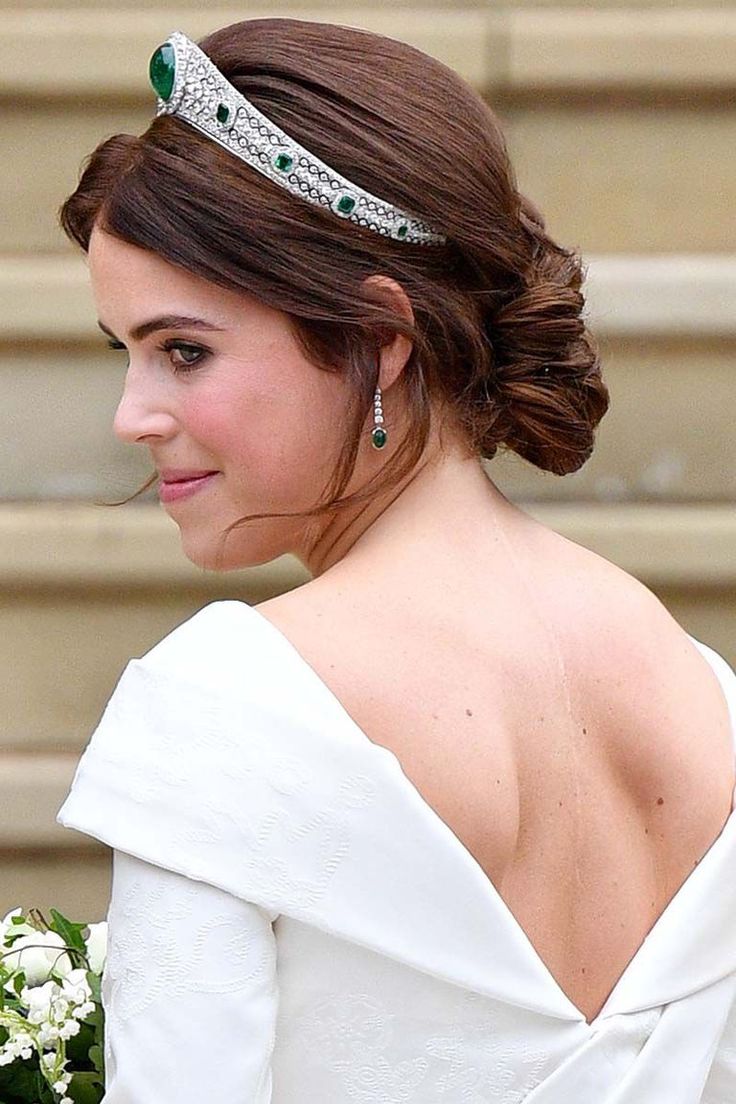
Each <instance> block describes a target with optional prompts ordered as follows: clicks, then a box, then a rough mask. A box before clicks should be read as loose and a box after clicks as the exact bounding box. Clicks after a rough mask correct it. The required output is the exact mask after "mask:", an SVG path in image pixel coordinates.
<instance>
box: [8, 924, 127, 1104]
mask: <svg viewBox="0 0 736 1104" xmlns="http://www.w3.org/2000/svg"><path fill="white" fill-rule="evenodd" d="M51 916H52V920H51V922H50V923H49V922H47V921H46V920H45V919H44V917H43V916H42V914H41V913H40V912H39V910H38V909H31V910H30V911H29V913H28V915H27V916H24V915H23V912H22V909H21V908H15V909H13V910H12V911H11V912H9V913H8V914H7V915H6V916H5V918H4V919H3V920H2V921H0V1101H2V1104H99V1101H100V1100H101V1099H102V1096H103V1093H104V1084H105V1078H104V1066H103V1055H104V1041H103V1031H104V1017H103V1010H102V1004H101V1000H100V980H101V977H102V971H103V968H104V964H105V954H106V949H107V924H106V922H105V921H102V922H101V923H99V924H77V923H74V922H73V921H71V920H67V918H66V917H65V916H62V914H61V913H60V912H58V911H57V910H56V909H51ZM85 932H86V935H85V934H83V933H85Z"/></svg>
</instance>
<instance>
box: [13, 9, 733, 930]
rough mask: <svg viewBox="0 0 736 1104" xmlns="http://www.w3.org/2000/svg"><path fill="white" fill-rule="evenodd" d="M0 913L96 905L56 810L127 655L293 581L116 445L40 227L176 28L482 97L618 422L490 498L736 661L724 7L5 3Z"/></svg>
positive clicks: (149, 101)
mask: <svg viewBox="0 0 736 1104" xmlns="http://www.w3.org/2000/svg"><path fill="white" fill-rule="evenodd" d="M0 13H1V14H2V22H3V31H4V33H3V35H2V36H0V97H2V110H3V128H2V136H1V137H0V142H1V143H2V147H1V148H2V157H0V195H2V200H3V209H4V210H5V211H9V212H10V213H11V216H12V217H9V218H5V219H2V220H0V394H2V396H3V401H2V404H0V627H1V629H2V632H1V633H0V718H2V719H1V720H0V914H2V912H3V911H6V910H7V909H9V908H10V907H12V906H14V905H16V904H24V905H26V906H30V905H32V904H38V905H40V906H41V907H42V908H44V907H48V905H49V904H54V905H57V906H58V907H60V908H62V909H63V910H64V911H67V912H69V913H70V914H71V915H72V916H73V917H75V918H81V917H86V918H100V917H102V915H103V914H104V908H105V905H106V900H107V891H108V883H109V854H108V852H107V849H106V848H104V847H102V846H100V845H98V844H95V843H93V842H91V841H90V840H88V839H87V838H86V837H84V836H81V835H78V834H76V833H71V832H68V831H65V830H62V829H60V828H59V827H58V826H56V824H55V822H54V817H55V813H56V810H57V809H58V807H59V805H60V803H61V801H62V799H63V796H64V794H65V792H66V790H67V788H68V785H69V782H70V780H71V777H72V774H73V771H74V767H75V765H76V762H77V759H78V755H79V751H80V749H81V748H82V747H83V746H84V743H85V741H86V739H87V738H88V736H89V732H90V731H91V729H92V727H93V726H94V724H95V722H96V720H97V718H98V717H99V714H100V712H101V710H102V708H103V706H104V703H105V701H106V700H107V697H108V696H109V694H110V691H111V689H112V687H113V685H114V683H115V681H116V679H117V677H118V676H119V674H120V672H121V670H122V667H123V666H124V664H125V662H126V661H127V659H128V658H129V657H130V656H132V655H139V654H141V653H142V652H143V651H145V650H146V649H147V648H148V647H150V645H151V644H153V643H154V642H155V641H156V640H157V639H159V638H160V637H161V636H162V635H163V634H164V633H165V632H167V631H168V630H169V629H170V628H171V627H173V626H174V625H175V624H177V623H178V622H179V621H181V620H182V619H183V618H185V617H187V616H189V614H190V613H193V612H194V611H195V610H196V609H197V608H199V607H200V606H201V605H203V604H204V603H206V602H208V601H211V600H213V599H215V598H219V597H241V598H243V599H244V600H246V601H258V600H260V599H261V598H264V597H266V596H268V595H271V594H276V593H279V592H280V591H283V590H285V589H289V588H291V587H293V586H298V585H299V584H300V583H301V582H303V581H304V580H305V578H306V577H307V576H306V575H305V573H304V572H303V569H301V568H300V566H299V565H298V564H297V563H296V562H295V561H293V560H292V559H291V558H290V557H284V558H282V559H281V560H279V561H276V562H275V563H274V564H270V565H267V566H266V567H264V568H258V569H255V570H253V571H248V572H241V573H235V574H229V575H228V576H227V577H218V576H215V575H207V574H203V573H202V572H199V571H197V570H196V569H194V568H193V567H192V566H191V565H190V564H188V562H187V561H186V560H184V558H183V556H182V554H181V552H180V550H179V545H178V537H177V534H176V530H175V527H174V526H173V525H172V523H171V522H170V521H169V520H168V518H167V517H166V516H165V514H164V513H163V512H162V511H161V510H160V508H159V507H158V506H157V505H156V504H155V501H154V500H153V499H152V498H151V496H150V495H149V496H148V497H147V499H146V500H144V502H143V503H139V504H137V505H136V506H129V507H122V508H108V507H104V506H97V505H94V504H93V503H95V502H102V501H105V500H113V499H115V498H118V497H123V496H125V495H126V494H128V493H130V492H131V490H132V489H133V488H134V487H135V486H137V485H138V484H139V483H140V482H142V481H143V479H144V478H145V477H146V476H147V474H148V469H147V466H146V464H145V460H144V458H142V457H140V456H138V455H137V454H136V453H135V450H128V449H126V448H124V447H123V446H122V445H120V444H119V443H118V442H117V441H116V440H115V439H114V438H113V436H112V433H111V430H110V423H111V419H112V414H113V411H114V409H115V404H116V401H117V397H118V393H119V388H120V385H121V383H122V373H123V363H124V362H123V360H121V359H120V358H119V356H118V358H116V356H115V354H112V353H110V352H109V351H108V350H107V349H106V347H105V345H104V341H103V340H102V339H101V337H100V335H99V332H98V331H97V329H96V326H95V315H94V309H93V305H92V300H91V296H90V293H89V287H88V283H87V274H86V269H85V265H84V261H83V259H82V258H81V257H79V256H78V255H77V254H76V253H75V251H74V250H73V248H72V247H71V246H70V244H69V243H68V242H67V241H66V240H65V239H64V237H63V235H62V234H61V231H60V229H59V228H58V226H57V225H56V212H57V209H58V206H59V204H60V203H61V202H62V200H63V199H64V198H65V196H66V195H67V194H68V192H69V191H71V190H72V189H73V187H74V184H75V182H76V179H77V175H78V172H79V170H80V168H81V165H82V162H83V159H84V158H85V156H86V155H87V154H88V153H89V152H90V151H91V149H92V148H93V147H94V146H95V145H96V144H97V143H98V142H99V141H101V140H102V139H103V138H104V137H107V136H108V135H109V134H112V133H114V132H116V131H127V132H130V133H137V132H139V131H141V130H143V129H144V128H145V127H146V125H147V124H148V121H149V120H150V118H151V117H152V114H153V109H154V108H153V104H154V100H153V93H152V91H151V90H150V87H149V85H148V80H147V62H148V58H149V56H150V54H151V52H152V50H153V49H154V48H155V46H156V45H157V44H158V43H159V42H160V41H163V39H164V38H165V36H166V35H167V34H168V33H169V32H170V31H171V30H172V29H174V28H175V27H179V28H181V29H182V30H185V31H186V33H188V34H189V35H190V36H191V37H193V38H198V37H201V36H202V35H204V34H205V33H207V32H208V31H210V30H212V29H214V28H216V27H218V26H223V25H225V24H227V23H230V22H234V21H236V20H238V19H241V18H246V17H258V16H266V15H270V16H273V15H293V16H295V17H297V18H307V19H320V20H326V21H332V22H340V23H350V24H353V25H356V26H362V27H366V28H369V29H374V30H377V31H380V32H381V33H386V34H389V35H392V36H394V37H397V38H403V39H405V40H406V41H409V42H411V43H413V44H414V45H416V46H418V47H419V48H421V49H424V50H426V51H427V52H429V53H431V54H433V55H435V56H436V57H438V58H440V59H441V60H442V61H444V62H445V63H447V64H449V65H451V66H453V67H454V68H455V69H456V70H457V71H458V72H460V73H461V75H462V76H463V77H464V78H465V79H466V80H468V81H469V82H470V83H471V84H473V85H474V86H475V87H477V88H478V89H479V90H481V91H482V92H483V94H484V95H485V96H486V98H487V100H488V102H489V103H490V104H491V105H492V106H493V107H494V109H495V110H496V111H497V113H498V115H499V117H500V119H501V122H502V125H503V127H504V130H505V133H506V135H507V141H508V146H509V152H510V154H511V157H512V160H513V162H514V165H515V168H516V172H517V179H518V182H519V187H520V189H521V191H522V192H524V193H526V194H527V195H528V196H529V197H530V198H531V199H533V201H534V202H535V203H536V204H537V205H538V206H539V207H540V209H541V210H542V211H543V212H544V213H545V216H546V218H547V223H548V227H549V229H550V231H551V232H552V233H553V234H554V235H555V236H556V237H557V238H558V239H559V240H560V241H561V242H562V243H563V244H565V245H567V246H569V247H570V246H572V247H575V248H578V249H579V250H580V251H581V252H582V253H583V255H584V257H585V259H586V262H587V263H588V265H589V273H588V281H587V285H586V290H587V296H588V309H589V318H590V325H591V328H592V329H593V330H594V332H595V333H596V336H597V337H598V339H599V342H600V345H601V353H602V357H603V369H604V375H605V377H606V380H607V382H608V385H609V388H610V391H611V399H612V402H611V409H610V411H609V413H608V414H607V415H606V417H605V418H604V420H603V422H602V423H601V426H600V429H599V432H598V441H597V447H596V451H595V453H594V455H593V457H592V458H591V460H590V461H589V462H588V463H587V464H586V465H585V466H584V468H583V469H582V470H581V471H580V472H577V473H575V474H574V475H571V476H566V477H564V478H559V477H556V476H552V475H549V474H545V473H541V472H538V471H536V469H534V468H532V467H530V466H529V465H528V464H526V463H525V462H524V461H522V460H520V459H519V458H516V457H514V456H502V457H500V458H498V459H497V460H494V461H493V462H491V463H489V464H488V472H489V474H490V475H491V476H492V478H494V479H495V480H496V481H497V482H498V484H499V485H500V486H501V488H502V489H503V490H504V492H505V493H506V494H508V495H509V496H510V497H512V498H514V499H516V500H517V501H519V502H520V503H522V504H523V505H524V506H525V508H527V509H529V511H530V512H532V513H534V514H535V515H537V516H539V517H540V518H542V519H543V520H545V521H546V523H547V524H549V525H550V526H552V527H553V528H555V529H558V530H559V531H560V532H563V533H564V534H565V535H567V536H569V537H570V538H571V539H573V540H577V541H579V542H580V543H581V544H584V545H586V546H587V547H590V548H593V549H595V550H596V551H598V552H599V553H600V554H601V555H604V556H606V557H607V558H609V559H611V560H613V561H614V562H616V563H618V564H620V565H621V566H622V567H624V569H625V570H628V571H630V572H631V573H632V574H634V575H636V576H637V577H638V578H641V579H642V580H643V581H644V582H645V583H646V584H647V585H649V586H650V587H651V588H652V589H653V590H654V591H655V592H656V593H658V594H659V595H660V597H661V598H662V600H663V601H664V602H665V604H666V605H667V607H668V608H669V609H670V610H671V611H672V613H673V614H674V615H675V616H676V617H677V618H678V620H679V621H680V622H681V624H683V625H684V627H685V628H687V629H688V631H690V632H691V633H693V635H695V636H696V637H698V638H699V639H702V640H704V641H706V642H707V643H710V644H711V645H712V646H713V647H715V648H716V649H717V650H719V651H721V652H722V654H723V655H724V656H725V657H726V658H727V659H728V660H729V661H730V662H731V663H732V664H733V665H736V555H735V554H734V553H735V551H736V511H735V510H734V504H735V502H736V434H734V432H733V424H734V407H735V403H734V400H735V398H736V386H735V384H734V379H735V372H734V365H735V363H736V356H735V353H736V334H735V332H734V303H736V219H734V217H733V211H734V209H735V208H736V202H735V201H736V98H735V97H734V91H735V88H736V2H734V0H728V2H726V0H723V2H720V3H717V2H713V3H699V4H696V5H693V4H688V3H683V2H674V3H673V2H672V0H638V2H636V3H632V2H631V0H590V2H588V3H587V4H586V5H583V6H581V5H580V4H579V3H578V2H576V0H534V2H531V0H530V2H518V3H512V2H508V3H497V2H488V0H486V2H480V0H479V2H475V3H470V2H467V3H459V4H458V3H453V4H450V3H440V2H434V0H424V2H423V3H416V2H414V0H392V3H391V4H389V3H388V2H386V0H384V2H382V3H378V4H371V5H367V4H362V5H361V4H353V3H349V2H347V0H340V2H331V3H329V2H327V3H324V4H322V5H319V6H316V5H314V4H308V3H306V2H300V0H290V2H289V3H283V2H282V3H276V4H272V5H270V6H265V5H262V6H260V7H259V6H257V5H254V4H245V5H244V4H231V5H227V4H223V5H218V6H216V7H211V6H205V5H202V4H201V3H200V2H199V0H197V2H195V0H179V2H178V3H177V4H172V3H164V2H159V3H156V4H150V5H143V4H140V3H139V2H137V0H114V2H113V0H102V2H101V0H54V3H51V2H50V0H48V2H43V0H36V2H29V0H26V2H24V3H19V2H18V0H16V2H12V0H0Z"/></svg>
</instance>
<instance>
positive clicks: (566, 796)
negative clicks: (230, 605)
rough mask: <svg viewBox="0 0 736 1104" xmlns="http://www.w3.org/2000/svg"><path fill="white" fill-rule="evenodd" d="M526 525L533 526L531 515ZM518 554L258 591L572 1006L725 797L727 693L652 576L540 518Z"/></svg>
mask: <svg viewBox="0 0 736 1104" xmlns="http://www.w3.org/2000/svg"><path fill="white" fill-rule="evenodd" d="M540 531H541V527H540ZM537 539H540V540H542V541H543V542H544V544H545V547H541V546H539V547H538V548H537V553H538V558H536V559H535V556H534V555H532V557H531V558H530V559H529V560H528V561H527V562H526V563H525V564H524V569H523V570H522V569H521V567H520V568H519V570H518V571H511V572H510V573H509V576H508V577H507V578H504V579H503V580H501V581H499V580H498V578H496V579H495V580H490V579H488V578H484V577H483V576H482V573H481V572H480V571H479V572H478V573H476V574H474V573H473V572H472V571H468V572H465V573H462V572H457V571H456V574H455V585H454V587H452V588H451V587H449V586H448V585H443V580H442V578H439V579H435V580H434V581H433V580H432V578H431V577H425V575H424V574H423V575H422V579H423V585H422V590H421V593H417V580H416V579H414V580H412V581H411V587H409V581H407V587H406V589H404V590H403V591H402V590H401V589H400V588H399V587H398V586H396V584H394V585H393V586H392V584H391V582H387V583H386V584H385V585H383V586H381V587H378V588H377V587H376V585H375V582H376V581H375V579H374V580H373V581H372V585H370V586H367V585H365V583H361V580H360V579H359V578H357V577H356V578H355V580H354V585H353V581H352V580H350V578H349V576H348V575H347V573H345V574H343V575H342V576H341V581H340V584H341V585H340V586H339V588H338V587H337V586H335V585H334V582H333V581H332V580H329V579H328V578H327V577H326V576H325V578H324V580H323V579H320V578H318V579H315V580H313V581H312V582H310V583H308V584H306V585H305V586H302V587H300V588H299V589H298V590H297V591H296V592H294V593H292V594H289V593H287V594H284V595H281V596H279V597H278V598H275V599H271V600H270V601H268V602H263V603H260V604H259V605H258V610H259V612H261V613H262V614H263V615H264V616H265V617H267V618H268V619H269V620H270V621H272V623H273V624H274V625H275V626H276V627H277V628H278V629H280V631H281V632H283V633H284V635H285V636H287V637H288V638H289V640H290V641H291V642H292V644H293V645H294V646H295V647H296V648H297V650H298V651H299V652H300V653H301V655H302V656H303V658H304V659H305V660H306V661H307V662H308V663H309V664H310V666H312V667H313V668H314V670H315V671H316V673H317V675H318V676H319V677H320V678H321V679H322V681H323V682H324V683H325V684H326V685H327V686H328V687H329V688H330V689H331V690H332V692H333V693H334V695H335V696H336V697H337V698H338V699H339V701H340V702H341V703H342V705H343V706H344V708H345V709H346V710H347V712H348V713H349V714H350V716H351V717H352V718H353V720H354V721H355V722H356V723H357V724H358V726H359V727H360V728H361V729H362V730H363V732H364V733H365V734H366V735H367V736H368V738H369V739H371V740H372V741H373V742H375V743H377V744H381V745H383V746H385V747H388V748H390V749H391V751H393V752H394V754H395V755H396V756H397V758H398V759H399V762H400V763H401V765H402V767H403V770H404V773H405V774H406V775H407V777H408V779H409V780H410V782H411V783H413V785H414V786H415V787H416V789H417V790H418V791H419V793H420V794H421V796H422V797H423V798H424V800H425V801H426V802H427V804H428V805H430V806H431V807H432V808H433V809H434V810H435V812H436V813H437V814H438V815H439V816H440V817H441V818H442V820H443V821H445V823H446V824H447V825H448V826H449V828H450V829H451V830H452V831H453V832H454V834H455V835H456V836H457V837H458V839H459V840H460V842H461V843H462V844H463V845H464V847H465V848H466V850H467V851H468V852H469V853H470V855H471V856H472V857H473V858H474V859H475V860H476V861H477V862H478V864H479V865H480V866H481V867H482V869H483V871H484V872H485V874H486V875H487V877H488V878H489V880H490V881H491V882H492V883H493V885H494V886H495V888H496V890H497V891H498V892H499V893H500V895H501V896H502V897H503V899H504V901H505V902H506V904H507V905H508V907H509V909H510V910H511V912H512V914H513V916H514V917H515V919H516V921H517V922H518V923H519V924H520V926H521V927H522V928H523V929H524V931H525V933H526V934H527V936H528V938H529V940H530V941H531V943H532V945H533V947H534V948H535V950H536V951H537V954H538V955H539V957H540V959H541V960H542V962H543V963H544V964H545V965H546V967H547V969H548V970H549V971H550V973H551V974H552V976H553V977H554V979H555V980H556V981H557V983H558V984H559V985H560V987H561V988H562V990H563V991H564V992H565V993H566V995H567V996H568V997H569V998H570V1000H572V1002H573V1003H574V1004H575V1005H576V1006H577V1007H578V1008H579V1009H580V1011H581V1012H583V1013H584V1015H585V1016H586V1019H587V1020H588V1021H590V1020H592V1019H593V1018H594V1016H595V1015H596V1014H597V1013H598V1012H599V1011H600V1009H601V1007H602V1006H603V1004H604V1003H605V1000H606V998H607V997H608V995H609V993H610V992H611V990H612V989H613V987H614V985H615V983H616V982H617V981H618V979H619V977H620V976H621V974H622V973H623V971H624V969H625V967H626V966H627V964H628V962H629V961H630V960H631V958H632V957H633V956H634V954H635V953H636V951H637V950H638V948H639V947H640V945H641V943H642V942H643V940H644V937H645V936H646V934H647V933H648V932H649V930H650V929H651V927H652V926H653V924H654V922H655V921H656V920H657V918H658V917H659V916H660V915H661V913H662V912H663V910H664V909H665V907H666V905H667V904H668V903H669V901H670V900H671V898H672V897H673V896H674V894H675V893H676V891H677V890H678V889H679V887H680V886H681V884H682V883H683V881H684V880H685V879H686V878H687V877H688V875H689V874H690V873H691V872H692V870H693V868H694V867H695V866H696V865H697V863H698V862H699V861H700V860H701V859H702V857H703V856H704V855H705V853H706V852H707V850H708V849H709V847H710V846H711V845H712V843H713V842H714V841H715V839H716V838H717V837H718V835H719V834H720V832H721V830H722V828H723V826H724V824H725V822H726V820H727V818H728V815H729V813H730V811H731V799H732V793H733V788H734V781H735V779H734V750H733V735H732V731H731V722H730V717H729V712H728V706H727V703H726V700H725V697H724V695H723V692H722V689H721V687H720V685H719V683H718V680H717V679H716V677H715V675H714V673H713V671H712V670H711V668H710V666H709V665H708V663H707V662H706V661H705V660H704V659H703V657H702V656H701V655H700V653H699V652H698V651H697V649H696V648H695V647H694V646H693V645H692V644H691V642H690V641H689V640H688V638H687V636H686V634H685V632H684V631H683V630H682V628H681V627H680V626H679V625H678V624H677V622H676V621H675V620H674V619H673V618H672V617H671V616H670V615H669V613H668V612H667V611H666V610H665V609H664V607H663V606H662V605H661V603H659V601H658V600H657V599H656V598H655V596H654V595H652V594H651V592H650V591H648V590H647V589H646V588H645V587H643V586H642V585H641V584H640V583H638V582H637V581H636V580H635V579H632V577H631V576H629V575H627V574H626V573H625V572H623V571H621V570H620V569H618V568H616V567H615V566H614V565H612V564H610V563H609V562H608V561H606V560H604V559H602V558H601V557H599V556H597V555H595V554H594V553H592V552H589V551H588V550H587V549H584V548H581V547H580V546H578V545H576V544H574V543H572V542H570V541H567V540H565V539H564V538H562V537H560V536H559V535H558V534H556V533H553V532H551V531H549V530H545V532H544V534H543V535H541V536H539V537H538V538H537Z"/></svg>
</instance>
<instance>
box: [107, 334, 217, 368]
mask: <svg viewBox="0 0 736 1104" xmlns="http://www.w3.org/2000/svg"><path fill="white" fill-rule="evenodd" d="M107 345H108V348H110V349H124V348H125V345H123V343H122V341H115V340H112V339H111V340H110V341H108V343H107ZM157 348H158V349H159V351H160V352H162V353H171V352H178V353H180V354H182V351H183V350H187V351H188V352H193V353H196V354H197V355H196V359H194V360H186V359H184V361H178V362H177V361H174V360H171V366H172V368H173V369H174V371H175V372H177V373H180V374H185V373H187V372H193V371H194V369H195V368H198V367H199V366H200V364H202V363H203V361H204V360H205V359H206V358H207V357H208V356H209V352H208V350H207V349H203V348H202V347H201V346H199V345H193V344H191V342H188V341H177V340H176V339H174V338H170V339H169V340H168V341H164V342H162V344H161V345H158V346H157ZM169 359H170V358H169Z"/></svg>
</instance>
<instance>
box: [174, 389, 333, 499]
mask: <svg viewBox="0 0 736 1104" xmlns="http://www.w3.org/2000/svg"><path fill="white" fill-rule="evenodd" d="M313 371H314V369H312V372H313ZM303 372H304V369H302V373H303ZM279 377H280V378H278V382H275V383H273V385H272V386H270V387H269V388H268V389H264V387H263V380H261V381H260V382H261V386H260V387H258V388H256V387H255V386H254V387H249V388H244V387H242V386H237V387H235V386H234V387H224V386H222V383H223V381H222V379H220V381H219V383H218V385H217V386H216V387H215V386H213V387H212V388H211V389H210V388H201V389H199V390H198V391H197V392H194V390H192V392H191V393H190V394H189V395H188V396H187V399H186V402H185V404H184V405H183V407H181V408H180V419H181V421H182V423H183V424H184V425H185V427H186V431H187V433H188V435H189V436H190V438H191V439H192V440H193V441H194V442H196V445H197V446H198V448H197V452H198V454H199V452H200V451H201V450H204V452H205V455H206V457H207V458H208V460H209V462H211V463H212V465H213V467H217V468H218V469H221V470H224V471H225V472H226V474H227V476H228V478H229V480H232V482H233V483H235V484H240V483H241V482H242V483H245V484H246V485H247V487H248V489H249V492H250V493H251V495H252V494H257V493H258V492H261V493H263V494H264V495H268V496H271V497H273V496H276V497H280V496H290V495H293V494H294V492H295V490H296V488H295V483H297V484H300V485H303V484H304V483H309V484H312V483H314V482H315V481H318V480H319V479H322V480H325V479H327V478H329V476H330V474H331V473H332V471H333V470H334V464H335V460H336V458H337V455H338V453H339V450H340V447H341V445H342V443H343V434H344V426H345V419H344V415H343V409H342V403H343V401H344V400H343V396H342V393H341V390H340V388H339V386H336V381H335V380H334V378H332V379H330V378H327V376H326V374H325V378H322V377H314V376H312V377H311V380H310V385H309V386H306V387H305V386H304V378H303V375H302V379H301V388H300V389H297V379H298V377H297V378H296V379H295V378H292V379H291V383H290V382H289V375H288V372H286V371H284V372H283V373H279ZM268 378H271V375H269V377H268ZM199 460H200V461H202V462H203V461H204V460H205V457H204V456H199Z"/></svg>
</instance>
